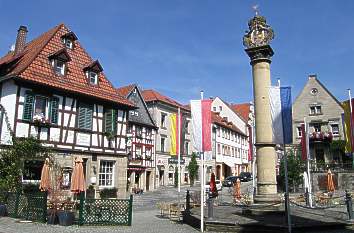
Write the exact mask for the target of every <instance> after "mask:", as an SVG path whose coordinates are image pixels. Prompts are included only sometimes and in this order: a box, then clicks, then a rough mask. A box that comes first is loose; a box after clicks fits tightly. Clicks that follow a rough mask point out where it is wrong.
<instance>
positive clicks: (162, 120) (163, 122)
mask: <svg viewBox="0 0 354 233" xmlns="http://www.w3.org/2000/svg"><path fill="white" fill-rule="evenodd" d="M161 127H162V128H166V114H165V113H161Z"/></svg>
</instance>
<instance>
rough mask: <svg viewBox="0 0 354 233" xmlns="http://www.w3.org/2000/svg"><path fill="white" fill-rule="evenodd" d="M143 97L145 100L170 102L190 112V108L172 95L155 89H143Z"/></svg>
mask: <svg viewBox="0 0 354 233" xmlns="http://www.w3.org/2000/svg"><path fill="white" fill-rule="evenodd" d="M142 95H143V98H144V100H145V102H152V101H160V102H163V103H165V104H169V105H171V106H174V107H176V108H178V107H180V108H181V109H184V110H186V111H188V112H190V109H189V108H186V107H185V106H184V105H182V104H180V103H178V102H177V101H175V100H173V99H171V98H170V97H167V96H164V95H162V94H160V93H159V92H157V91H155V90H144V91H142Z"/></svg>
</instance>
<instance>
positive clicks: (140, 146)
mask: <svg viewBox="0 0 354 233" xmlns="http://www.w3.org/2000/svg"><path fill="white" fill-rule="evenodd" d="M117 90H118V93H119V94H120V95H122V96H125V97H126V98H127V99H128V100H130V101H131V102H132V103H134V104H135V106H136V107H137V108H136V109H133V110H130V111H129V114H128V128H127V154H128V170H127V177H128V180H127V184H128V186H127V187H128V190H129V191H133V190H136V189H137V188H138V189H142V190H144V191H149V190H154V189H155V186H156V178H155V177H156V171H155V168H156V151H155V148H156V147H155V139H156V132H157V130H158V127H157V126H156V125H155V122H154V120H153V118H152V116H151V115H150V112H149V111H148V108H147V106H146V103H145V101H144V99H143V97H142V95H141V92H140V89H139V87H138V86H137V85H135V84H132V85H129V86H125V87H121V88H118V89H117Z"/></svg>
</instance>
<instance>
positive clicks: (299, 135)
mask: <svg viewBox="0 0 354 233" xmlns="http://www.w3.org/2000/svg"><path fill="white" fill-rule="evenodd" d="M296 132H297V137H298V138H301V137H302V127H301V126H298V127H296Z"/></svg>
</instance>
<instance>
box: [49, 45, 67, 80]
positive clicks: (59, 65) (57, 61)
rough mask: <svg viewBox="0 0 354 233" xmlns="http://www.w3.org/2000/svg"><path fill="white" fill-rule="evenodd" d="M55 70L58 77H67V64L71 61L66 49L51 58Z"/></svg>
mask: <svg viewBox="0 0 354 233" xmlns="http://www.w3.org/2000/svg"><path fill="white" fill-rule="evenodd" d="M49 60H50V63H51V65H52V67H53V70H54V72H55V73H56V74H58V75H65V74H66V70H67V62H69V61H70V60H71V59H70V57H69V54H68V53H67V51H66V49H61V50H59V51H58V52H56V53H54V54H52V55H50V56H49Z"/></svg>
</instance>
